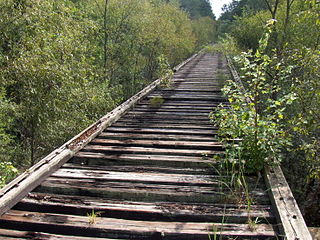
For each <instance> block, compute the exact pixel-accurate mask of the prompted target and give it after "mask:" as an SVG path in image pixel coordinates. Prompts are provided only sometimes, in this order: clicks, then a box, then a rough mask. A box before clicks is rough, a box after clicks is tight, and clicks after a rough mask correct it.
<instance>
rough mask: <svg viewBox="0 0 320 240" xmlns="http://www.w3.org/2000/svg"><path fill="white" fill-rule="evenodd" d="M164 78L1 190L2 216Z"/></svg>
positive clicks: (183, 64) (178, 68) (179, 66)
mask: <svg viewBox="0 0 320 240" xmlns="http://www.w3.org/2000/svg"><path fill="white" fill-rule="evenodd" d="M196 56H198V54H194V55H193V56H191V57H190V58H188V59H187V60H186V61H184V62H182V63H181V64H179V65H178V66H177V67H175V68H174V70H175V71H178V70H180V69H181V68H182V67H183V66H185V65H186V64H187V63H188V62H190V61H191V60H192V59H194V58H195V57H196ZM161 80H162V79H157V80H155V81H154V82H152V83H151V84H150V85H148V86H147V87H145V88H144V89H143V90H141V91H140V92H138V93H137V94H135V95H134V96H132V97H131V98H129V99H128V100H127V101H125V102H124V103H122V104H121V105H120V106H118V107H117V108H115V109H114V110H113V111H111V112H109V113H108V114H106V115H105V116H103V117H102V118H101V119H99V120H98V121H97V122H95V123H94V124H92V125H91V126H89V127H88V128H86V129H85V130H84V131H82V132H81V133H79V134H78V135H77V136H75V137H73V138H72V139H71V140H69V141H68V142H66V143H65V144H63V145H62V146H61V147H60V148H58V149H56V150H54V151H53V152H51V153H50V154H49V155H47V156H46V157H44V158H43V159H42V160H40V161H39V162H38V163H37V164H35V165H34V166H32V167H31V168H29V169H28V170H27V171H25V172H24V173H22V174H21V175H20V176H18V177H17V178H15V179H14V180H13V181H12V182H10V183H9V184H7V185H6V186H5V187H4V188H2V189H1V191H0V216H1V215H3V214H4V213H6V212H7V211H8V210H9V209H11V208H12V207H13V206H14V205H15V204H17V203H18V202H19V201H20V200H21V199H23V198H24V197H25V196H26V195H27V194H28V193H29V192H30V191H32V190H33V189H34V188H36V187H37V186H39V185H40V184H41V183H42V182H43V180H45V179H46V178H47V177H48V176H50V175H51V174H52V173H53V172H55V171H56V170H57V169H59V168H60V167H61V166H62V165H63V164H64V163H66V162H67V161H68V160H69V159H70V158H72V157H73V156H74V155H75V154H76V153H77V152H78V151H79V150H81V149H82V148H83V147H84V146H85V145H87V144H88V143H89V142H90V141H91V140H92V139H94V138H95V137H96V136H97V135H99V134H100V133H101V132H102V131H103V130H104V129H105V128H107V127H109V126H110V125H111V124H113V123H114V122H116V121H117V120H118V119H119V118H121V117H122V116H123V115H124V114H125V113H126V112H127V111H128V110H130V109H131V108H132V107H133V106H134V105H135V104H136V103H138V101H139V100H141V99H142V98H144V97H145V96H146V95H147V94H149V93H150V92H151V91H152V90H154V89H155V88H156V87H157V86H158V85H159V84H160V83H161Z"/></svg>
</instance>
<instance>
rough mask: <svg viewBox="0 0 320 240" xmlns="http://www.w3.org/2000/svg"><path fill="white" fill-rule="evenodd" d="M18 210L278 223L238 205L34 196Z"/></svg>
mask: <svg viewBox="0 0 320 240" xmlns="http://www.w3.org/2000/svg"><path fill="white" fill-rule="evenodd" d="M14 209H15V210H23V211H31V212H44V213H60V214H69V215H80V216H86V215H87V213H91V212H92V210H94V211H95V212H100V213H101V215H100V216H101V217H113V218H121V219H132V220H144V219H148V220H149V221H155V220H158V221H159V220H161V221H182V222H188V221H192V222H223V221H224V222H228V223H247V221H248V218H249V217H250V218H252V219H255V218H260V221H259V223H271V224H274V223H275V217H274V216H273V215H272V212H271V206H268V205H252V206H251V207H250V209H251V210H250V211H249V210H248V206H247V205H235V204H205V203H193V204H192V203H183V202H179V203H177V202H132V201H114V200H113V201H110V200H105V199H99V198H92V197H83V196H72V197H66V196H65V195H57V194H52V195H48V194H41V193H32V194H29V196H28V197H27V198H25V199H23V200H22V201H21V202H20V203H18V204H17V205H16V206H15V207H14ZM128 213H130V214H128ZM223 219H224V220H223Z"/></svg>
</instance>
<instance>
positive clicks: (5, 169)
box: [0, 89, 18, 187]
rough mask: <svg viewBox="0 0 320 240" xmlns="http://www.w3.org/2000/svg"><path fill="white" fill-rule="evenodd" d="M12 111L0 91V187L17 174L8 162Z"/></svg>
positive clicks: (10, 150)
mask: <svg viewBox="0 0 320 240" xmlns="http://www.w3.org/2000/svg"><path fill="white" fill-rule="evenodd" d="M14 111H15V109H14V105H13V104H11V103H10V102H8V101H7V100H5V99H4V91H3V89H2V90H0V113H1V114H0V187H2V186H3V185H4V184H5V183H6V182H7V181H9V180H11V179H12V178H13V177H15V176H16V174H17V173H18V170H17V169H16V168H15V167H14V166H13V164H12V163H11V162H10V159H11V157H12V155H13V152H14V146H13V143H14V139H13V136H12V135H11V134H10V133H9V130H10V126H11V124H12V121H13V119H12V115H13V113H14Z"/></svg>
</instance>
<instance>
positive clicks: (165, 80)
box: [157, 55, 174, 88]
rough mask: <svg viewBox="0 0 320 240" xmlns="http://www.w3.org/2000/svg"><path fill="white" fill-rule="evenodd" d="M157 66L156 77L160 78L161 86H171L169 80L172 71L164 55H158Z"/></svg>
mask: <svg viewBox="0 0 320 240" xmlns="http://www.w3.org/2000/svg"><path fill="white" fill-rule="evenodd" d="M158 61H159V67H158V71H157V75H158V78H161V84H160V86H161V87H167V88H169V87H170V86H171V80H172V77H173V74H174V73H173V71H172V69H171V68H170V65H169V63H168V61H167V59H166V58H165V57H164V55H160V57H158Z"/></svg>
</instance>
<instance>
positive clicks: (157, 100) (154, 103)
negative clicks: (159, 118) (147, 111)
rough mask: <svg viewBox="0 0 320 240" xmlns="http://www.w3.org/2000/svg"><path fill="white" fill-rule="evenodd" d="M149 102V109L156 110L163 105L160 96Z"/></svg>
mask: <svg viewBox="0 0 320 240" xmlns="http://www.w3.org/2000/svg"><path fill="white" fill-rule="evenodd" d="M149 102H150V105H151V107H153V108H158V107H160V106H161V105H162V104H163V103H164V99H163V97H162V96H154V97H153V98H151V99H150V101H149Z"/></svg>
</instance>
